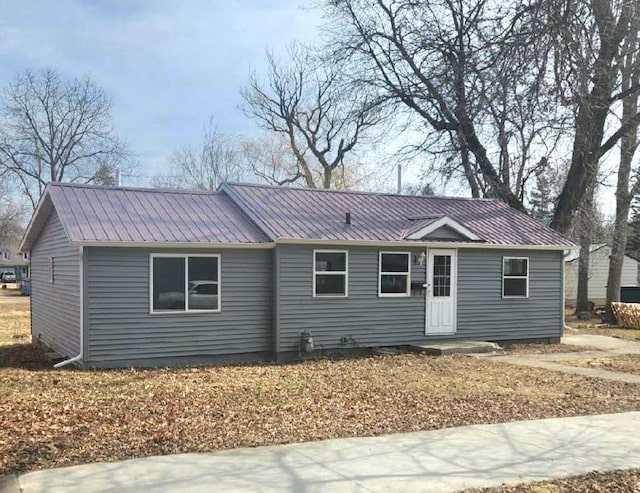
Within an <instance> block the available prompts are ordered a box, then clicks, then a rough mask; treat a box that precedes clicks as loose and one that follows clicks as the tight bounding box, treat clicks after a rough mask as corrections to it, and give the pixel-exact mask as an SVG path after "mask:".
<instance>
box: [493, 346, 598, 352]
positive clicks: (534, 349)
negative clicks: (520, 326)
mask: <svg viewBox="0 0 640 493" xmlns="http://www.w3.org/2000/svg"><path fill="white" fill-rule="evenodd" d="M593 350H594V348H590V347H587V346H574V345H572V344H512V345H508V346H505V347H504V351H505V353H506V354H556V353H580V352H583V351H593Z"/></svg>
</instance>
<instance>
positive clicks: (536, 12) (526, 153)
mask: <svg viewBox="0 0 640 493" xmlns="http://www.w3.org/2000/svg"><path fill="white" fill-rule="evenodd" d="M324 4H325V6H326V12H327V13H328V18H329V22H328V25H327V27H326V29H327V30H328V31H330V33H331V35H332V38H333V42H332V44H331V50H332V53H333V54H334V57H336V58H337V59H338V60H340V61H343V62H344V63H347V64H349V66H350V71H352V72H354V73H356V74H357V75H356V76H354V77H355V78H356V79H357V81H358V82H360V83H361V84H364V85H366V86H369V87H372V88H375V89H377V90H378V91H379V94H380V95H381V96H382V97H384V98H386V99H387V100H389V101H394V102H398V103H401V104H402V105H403V106H404V107H405V108H406V109H407V110H408V111H410V112H411V113H412V114H414V115H415V116H416V117H417V118H419V120H420V121H421V122H423V123H424V124H425V128H426V137H425V143H426V144H427V145H429V146H430V147H434V146H435V147H436V152H439V153H441V155H442V156H445V159H444V160H442V161H441V162H440V163H438V166H439V168H440V169H441V170H442V171H443V172H444V173H445V174H450V173H451V170H452V169H459V170H460V172H461V175H462V176H464V178H465V179H466V180H467V182H468V185H469V189H470V190H471V193H472V195H473V196H480V195H491V196H496V197H499V198H501V199H502V200H504V201H505V202H507V203H508V204H509V205H511V206H512V207H514V208H517V209H520V210H525V203H524V200H525V197H527V190H526V188H527V187H529V188H531V185H532V184H533V181H534V180H533V178H534V177H535V174H536V173H537V172H538V171H539V170H540V167H541V166H543V165H544V163H552V164H553V165H554V166H557V165H558V164H559V163H561V162H563V161H564V156H563V155H562V153H563V152H564V151H563V149H564V148H566V147H567V146H568V147H570V148H572V149H573V153H572V157H571V160H570V164H569V170H568V178H567V179H566V180H565V182H564V183H563V184H562V187H561V192H560V195H559V199H558V201H557V204H556V206H555V207H554V217H553V221H552V225H553V227H555V228H556V229H558V230H560V231H562V232H565V233H566V232H568V231H569V230H570V227H571V222H572V220H573V215H574V213H575V211H576V210H577V209H578V208H579V207H580V204H582V202H583V200H584V197H585V194H586V193H587V190H588V189H589V188H590V187H592V186H593V185H594V183H593V182H594V181H596V179H597V176H598V163H599V161H600V158H601V157H602V156H603V155H604V154H605V153H606V152H607V151H608V150H610V149H611V148H613V147H614V146H615V145H616V143H617V142H618V140H619V139H620V137H621V136H622V135H624V134H625V133H626V132H628V131H629V130H630V129H631V127H632V126H633V123H634V122H635V121H637V120H640V114H637V113H636V115H633V116H631V117H630V118H629V119H628V120H627V121H624V122H622V124H620V125H619V126H618V127H617V128H614V129H613V130H612V131H611V132H610V134H605V131H604V129H605V123H607V122H611V118H610V117H611V113H610V110H611V108H612V106H613V105H615V103H616V101H618V100H620V99H621V96H622V94H619V93H618V92H617V88H618V83H619V77H618V75H619V74H618V71H617V70H616V67H615V66H614V65H613V61H614V60H615V59H616V57H617V56H618V54H619V53H620V50H621V47H622V45H623V42H624V40H625V39H626V38H627V37H628V36H629V25H630V19H631V18H633V17H634V16H637V12H636V9H637V8H638V5H637V4H638V2H635V1H628V0H577V1H573V0H572V1H568V0H547V1H544V2H519V1H515V0H514V1H511V2H497V1H492V0H326V1H325V3H324ZM636 90H638V88H637V87H631V88H629V91H631V92H633V91H636ZM571 127H574V128H575V130H572V128H571ZM605 138H606V139H605ZM447 151H448V152H447ZM452 156H455V157H452Z"/></svg>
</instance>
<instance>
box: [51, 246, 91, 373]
mask: <svg viewBox="0 0 640 493" xmlns="http://www.w3.org/2000/svg"><path fill="white" fill-rule="evenodd" d="M78 253H79V256H80V265H79V266H78V273H79V277H80V354H78V355H77V356H74V357H73V358H69V359H66V360H64V361H61V362H60V363H57V364H55V365H53V367H54V368H62V367H63V366H66V365H68V364H71V363H75V362H76V361H81V360H82V356H83V354H84V249H83V246H82V245H80V246H79V247H78Z"/></svg>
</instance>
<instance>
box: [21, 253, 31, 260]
mask: <svg viewBox="0 0 640 493" xmlns="http://www.w3.org/2000/svg"><path fill="white" fill-rule="evenodd" d="M29 258H30V256H29V252H22V260H29Z"/></svg>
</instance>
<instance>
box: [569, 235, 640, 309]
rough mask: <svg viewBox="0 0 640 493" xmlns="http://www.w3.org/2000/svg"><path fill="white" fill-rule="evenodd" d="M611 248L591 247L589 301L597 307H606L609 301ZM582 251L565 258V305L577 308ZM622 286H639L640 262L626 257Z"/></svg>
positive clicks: (573, 252) (604, 245)
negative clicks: (579, 266)
mask: <svg viewBox="0 0 640 493" xmlns="http://www.w3.org/2000/svg"><path fill="white" fill-rule="evenodd" d="M610 255H611V247H610V246H609V245H607V244H606V243H600V244H596V245H591V248H590V253H589V300H590V301H592V302H593V303H595V305H596V306H598V305H604V303H605V301H606V299H607V277H608V275H609V256H610ZM579 259H580V251H579V250H575V251H572V252H570V253H569V254H567V256H566V257H565V258H564V266H565V269H564V300H565V304H567V305H569V306H575V304H576V296H577V295H578V264H579ZM620 285H621V286H637V285H638V262H637V261H635V260H633V259H632V258H631V257H627V256H626V255H625V257H624V263H623V265H622V282H621V283H620Z"/></svg>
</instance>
